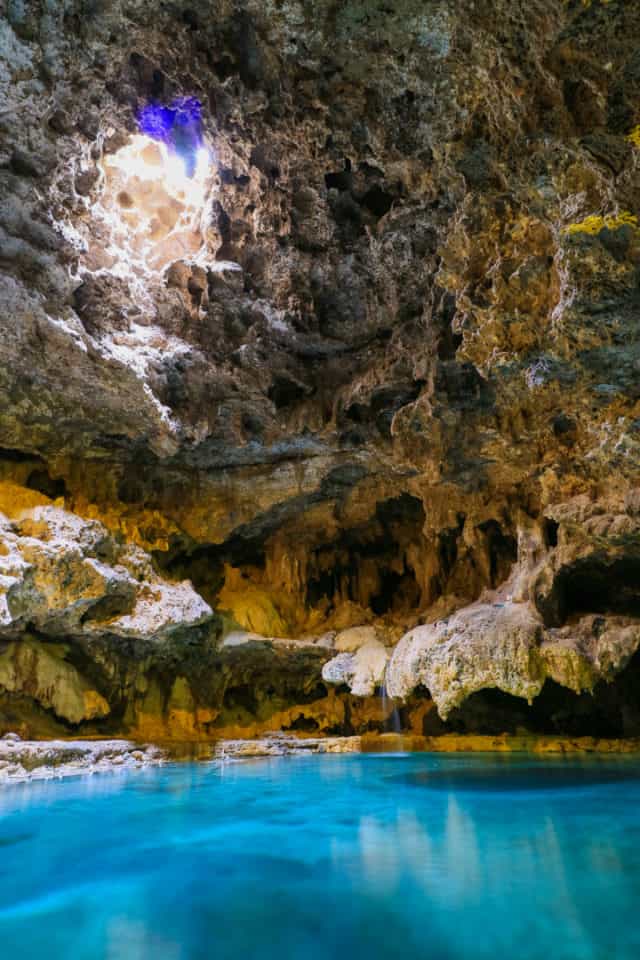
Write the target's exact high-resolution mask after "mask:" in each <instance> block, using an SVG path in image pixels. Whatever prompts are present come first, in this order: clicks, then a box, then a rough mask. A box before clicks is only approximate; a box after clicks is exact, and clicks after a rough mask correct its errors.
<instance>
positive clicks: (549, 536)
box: [542, 517, 560, 547]
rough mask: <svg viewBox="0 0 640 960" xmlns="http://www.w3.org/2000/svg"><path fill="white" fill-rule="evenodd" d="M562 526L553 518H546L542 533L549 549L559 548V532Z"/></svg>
mask: <svg viewBox="0 0 640 960" xmlns="http://www.w3.org/2000/svg"><path fill="white" fill-rule="evenodd" d="M559 527H560V524H559V523H557V521H555V520H552V519H551V517H545V518H544V523H543V526H542V532H543V536H544V542H545V545H546V546H547V547H557V546H558V530H559Z"/></svg>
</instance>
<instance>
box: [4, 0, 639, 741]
mask: <svg viewBox="0 0 640 960" xmlns="http://www.w3.org/2000/svg"><path fill="white" fill-rule="evenodd" d="M639 34H640V7H639V6H638V4H637V3H634V2H632V0H612V2H607V3H605V2H603V0H592V2H590V3H584V2H582V0H568V2H562V3H561V2H556V0H496V2H494V0H492V2H489V0H428V2H424V0H401V2H398V3H394V4H388V3H382V2H380V0H370V2H366V3H363V2H360V0H358V2H355V0H353V2H352V0H347V2H344V3H340V4H336V3H334V2H333V0H318V2H316V3H314V4H313V5H309V4H304V3H302V2H301V0H288V2H286V3H276V2H272V0H268V2H266V3H265V2H262V0H261V2H258V0H216V2H215V3H214V2H213V0H206V2H203V3H200V4H197V5H196V4H193V3H190V2H186V0H175V2H172V3H167V4H163V5H159V4H157V3H156V2H152V0H100V2H91V3H89V2H85V0H47V2H44V0H33V2H30V3H23V2H18V0H0V103H1V104H2V106H1V107H0V510H1V511H2V512H3V513H4V514H6V515H7V517H9V518H10V523H9V522H8V523H7V524H3V526H2V530H1V531H0V537H1V538H2V542H3V544H4V550H6V552H4V553H3V554H2V556H0V564H1V567H2V569H1V570H0V577H1V579H0V596H1V597H3V598H4V600H0V603H2V606H1V607H0V622H2V624H3V626H2V631H3V635H4V636H6V637H7V642H11V643H12V644H19V643H22V642H25V641H26V642H28V643H30V644H37V645H41V644H42V643H43V642H51V641H55V643H56V644H62V645H63V646H64V647H65V649H66V652H65V653H64V654H63V655H61V654H60V652H59V651H58V652H55V651H54V652H51V651H49V653H51V656H55V657H57V658H58V659H59V660H61V662H63V663H66V664H67V665H70V667H71V668H72V670H73V671H75V672H74V673H65V674H64V676H65V677H67V681H65V683H64V684H63V686H64V685H66V684H67V682H68V683H69V684H71V685H72V686H74V685H75V687H76V689H77V690H81V691H83V690H95V692H96V694H97V695H99V696H100V697H102V698H104V700H105V702H106V703H107V705H108V707H109V713H108V715H105V716H104V718H103V720H99V718H98V716H99V715H98V714H94V717H93V718H92V719H91V720H89V719H88V717H87V719H86V721H83V722H87V723H88V724H89V725H91V724H95V723H96V722H101V723H107V724H113V729H114V731H116V732H117V731H118V729H121V730H125V729H130V728H132V729H141V728H142V727H144V726H145V725H146V728H148V729H149V730H153V731H154V732H156V733H158V734H159V733H161V732H164V733H165V734H166V733H167V732H168V731H169V732H171V731H173V732H174V733H176V734H177V733H179V732H180V733H184V732H186V731H191V732H192V733H197V734H198V736H201V737H206V736H211V735H213V729H214V728H215V729H216V730H219V729H220V725H222V726H223V727H225V726H228V727H230V728H232V729H236V728H238V727H242V726H243V725H244V726H245V727H247V726H248V727H250V728H251V729H252V730H253V732H260V731H261V730H263V729H265V726H264V725H266V724H269V723H270V722H272V721H274V718H275V719H276V720H279V722H281V723H282V724H283V725H291V724H297V723H301V724H303V725H305V724H307V725H310V724H316V725H317V726H316V727H315V728H314V729H316V730H320V731H323V732H331V731H332V730H335V729H337V728H339V729H340V731H341V732H342V731H346V732H352V731H353V730H355V729H356V728H357V729H360V726H361V727H362V728H363V729H366V728H367V726H368V725H369V724H372V723H374V724H378V725H379V724H381V723H383V719H384V718H382V717H381V714H380V710H381V709H382V708H381V707H378V708H377V713H376V714H374V712H373V705H372V704H369V703H368V702H365V701H363V702H362V703H361V704H360V705H359V706H358V705H357V704H356V703H354V702H353V701H352V699H350V694H346V693H345V691H344V690H343V689H342V688H338V690H335V691H334V690H328V689H327V688H326V686H325V685H324V684H323V682H322V677H321V671H322V667H323V665H324V663H325V662H326V661H327V660H328V659H330V658H331V655H332V651H329V650H327V649H326V648H322V649H321V647H320V646H318V645H317V644H313V643H307V644H303V646H302V647H301V648H296V647H293V646H289V647H286V646H285V647H283V646H279V645H278V644H275V643H271V642H269V641H268V640H266V639H265V640H262V639H261V640H256V641H252V642H250V643H248V644H243V645H242V646H241V647H238V648H237V649H235V650H234V649H232V648H231V647H230V646H227V647H222V648H218V646H217V641H218V640H219V638H220V636H222V634H223V633H224V632H225V630H226V629H227V627H228V628H229V629H230V630H233V631H238V630H240V631H246V632H249V633H253V634H257V635H261V636H262V637H264V638H269V637H282V638H292V637H293V638H296V637H297V638H302V637H306V638H309V637H312V636H315V637H319V636H327V635H328V634H329V633H331V634H333V633H338V634H340V632H341V631H344V630H348V629H350V628H352V627H356V626H357V627H374V628H375V629H376V630H377V631H378V639H379V640H380V641H381V642H384V644H385V645H386V646H391V645H392V644H393V643H394V642H396V641H397V640H398V639H399V638H400V637H401V636H402V635H403V634H405V635H406V636H407V637H409V638H410V639H406V638H405V640H403V641H402V643H401V646H400V647H399V648H398V652H397V653H396V655H395V656H394V663H395V664H397V665H399V664H400V663H402V664H403V666H402V671H400V667H399V666H398V676H399V675H400V673H402V680H400V679H398V686H397V689H398V691H399V690H402V691H404V692H407V691H409V690H410V689H412V688H414V687H415V688H416V694H415V696H418V697H421V698H422V700H423V701H426V696H425V693H424V690H423V689H421V688H422V687H424V685H425V684H426V685H427V687H428V689H429V691H430V693H431V694H432V695H433V696H434V697H435V698H436V700H437V701H438V704H439V705H440V707H441V711H442V712H443V713H444V714H449V717H450V720H451V723H462V719H461V717H462V715H461V714H460V713H459V712H458V711H459V710H460V709H462V710H463V709H464V703H463V700H464V698H468V700H469V703H471V702H472V701H473V704H475V707H477V706H478V704H479V701H478V700H477V698H478V697H480V696H482V693H483V691H484V689H485V688H487V687H497V688H498V689H500V690H502V691H506V692H507V693H508V694H509V695H513V694H515V695H517V696H524V697H525V698H526V699H530V698H531V697H533V696H535V694H538V693H539V696H538V697H537V700H536V702H537V703H543V702H544V703H545V704H546V703H547V700H545V697H547V695H549V696H551V695H553V697H555V696H556V695H557V691H556V690H555V686H553V684H555V685H561V686H563V687H566V689H567V691H568V693H567V694H566V695H567V696H568V697H569V700H566V701H563V706H562V708H561V709H560V707H558V708H557V709H556V707H554V708H553V710H552V713H550V714H549V715H548V716H547V718H546V721H548V722H549V723H551V724H553V725H555V727H557V728H558V729H566V730H569V729H570V728H571V729H572V724H573V723H574V722H575V723H577V724H578V725H580V724H583V725H586V726H588V724H589V723H590V722H593V723H596V722H597V723H599V724H605V726H607V729H611V730H612V731H613V734H614V735H615V734H616V733H620V732H626V733H629V732H633V731H634V730H635V724H636V723H637V722H640V721H638V717H637V710H636V707H635V699H634V698H636V696H637V685H636V683H635V679H634V677H635V673H634V670H635V667H634V663H635V660H634V653H635V650H636V649H637V646H638V641H637V636H638V634H637V630H636V621H637V620H638V619H639V618H640V587H639V586H638V584H639V583H640V519H639V517H640V499H639V497H638V493H637V487H638V478H639V476H640V445H639V441H638V437H639V433H638V431H639V429H640V393H639V392H638V386H637V380H638V370H639V369H640V339H639V330H640V327H639V326H638V322H637V321H638V311H639V309H640V293H639V291H640V282H639V272H638V271H639V265H640V229H639V228H638V220H637V217H638V215H639V214H640V178H639V176H638V171H639V164H640V149H639V148H638V144H639V143H640V139H639V138H638V134H637V127H638V125H639V124H640V114H639V109H640V108H639V107H638V104H639V103H640V96H639V95H640V68H639V66H638V51H637V37H638V35H639ZM175 96H196V97H198V98H199V99H200V101H201V103H202V105H203V124H204V129H205V134H206V138H207V142H208V144H209V147H210V149H211V152H212V158H213V162H212V164H211V170H210V172H209V175H208V177H209V178H208V180H207V183H206V189H205V193H206V196H205V197H204V200H203V205H202V211H201V212H202V219H201V220H200V221H199V223H198V224H197V237H196V240H197V242H196V243H195V244H194V245H192V243H191V241H192V240H193V237H189V238H185V237H182V238H181V239H180V243H179V244H178V242H177V239H176V238H174V239H176V245H175V247H174V246H171V244H169V245H168V246H166V245H164V244H165V241H167V239H168V235H167V233H166V230H167V229H170V224H171V223H172V221H171V220H168V221H166V222H164V224H163V227H162V229H161V230H160V231H159V233H158V234H157V239H158V242H161V243H162V244H163V245H164V246H163V247H162V251H161V253H162V257H161V262H162V264H164V263H167V261H170V262H169V265H168V267H167V269H166V270H164V271H163V270H161V269H159V266H158V264H159V261H154V262H153V263H150V262H149V263H142V264H141V263H139V262H137V261H136V262H135V263H133V262H129V261H128V260H127V258H126V257H123V254H122V243H120V245H119V241H120V240H121V239H122V235H123V234H122V229H121V228H122V223H124V222H127V223H128V222H130V220H127V218H134V219H135V216H136V211H140V210H142V209H143V208H144V209H147V207H146V206H145V204H147V200H145V199H144V196H145V195H144V194H143V193H137V192H136V190H137V186H136V185H135V184H132V183H130V182H129V181H125V180H123V181H122V182H120V180H118V179H117V177H116V178H115V179H114V175H113V169H114V164H116V162H117V158H118V157H119V156H121V155H120V154H119V153H118V151H119V150H121V149H122V148H127V146H128V145H130V144H131V140H132V137H133V136H135V135H136V134H137V132H138V131H137V127H136V120H135V117H136V112H137V110H138V109H139V108H140V107H141V106H143V105H144V104H146V103H148V102H149V101H158V102H169V101H171V100H172V98H173V97H175ZM634 131H635V132H634ZM116 181H117V185H116ZM125 187H127V189H129V190H130V193H129V194H128V195H127V197H122V196H120V195H121V194H122V193H123V192H124V193H126V190H125V189H124V188H125ZM134 187H135V189H134ZM117 191H118V192H117ZM114 194H115V200H114ZM165 194H166V191H165V192H163V191H162V190H159V191H157V192H156V193H154V195H153V197H151V198H150V199H149V201H148V202H149V203H151V201H153V211H154V216H155V215H156V214H157V215H158V218H161V217H162V216H165V215H166V214H167V210H168V209H169V208H170V207H171V202H172V201H171V200H170V199H168V198H167V196H166V195H165ZM118 197H120V199H118ZM149 209H150V208H149ZM175 212H176V211H174V213H175ZM118 217H121V220H118ZM178 239H179V238H178ZM183 241H184V242H183ZM178 247H180V249H178ZM174 256H175V260H174V259H173V257H174ZM38 508H42V513H41V514H37V517H38V519H36V518H35V516H36V515H34V514H33V513H32V511H34V510H36V511H37V509H38ZM25 510H26V511H31V513H30V514H29V516H27V517H26V518H25V517H24V516H23V511H25ZM52 510H53V511H58V512H57V513H55V514H53V513H51V511H52ZM63 510H64V513H63V512H62V511H63ZM54 516H55V517H57V518H58V519H57V520H55V523H54V521H53V519H52V517H54ZM62 516H64V517H65V518H66V519H65V520H64V523H63V522H62V520H61V517H62ZM42 518H44V519H42ZM94 523H97V526H95V525H94ZM51 524H53V526H54V527H55V529H53V527H52V526H51ZM45 527H46V528H47V530H48V531H49V532H46V531H45V533H43V532H42V531H43V530H44V529H45ZM96 531H100V532H99V533H97V532H96ZM96 537H98V540H100V538H103V540H104V541H105V543H108V544H109V547H108V549H109V551H111V553H109V555H108V556H102V555H101V554H100V549H99V548H98V546H97V545H96V544H97V541H96V539H95V538H96ZM76 541H77V542H76ZM140 551H143V553H141V552H140ZM137 571H141V573H140V575H138V572H137ZM187 580H188V581H191V583H192V584H193V589H192V588H191V587H185V586H181V584H182V583H184V581H187ZM496 591H497V593H496ZM487 598H488V599H487ZM496 603H503V604H504V606H502V607H500V606H494V604H496ZM113 604H115V605H116V607H118V605H120V609H119V610H116V611H115V612H114V608H113ZM127 605H129V606H128V607H127ZM125 608H126V609H125ZM209 610H212V611H214V612H215V617H214V618H213V619H211V620H210V621H207V618H208V617H210V614H209ZM92 611H93V613H94V614H99V617H98V619H95V618H93V619H92V613H91V612H92ZM105 611H106V612H105ZM87 613H88V614H89V616H88V617H86V614H87ZM100 617H104V619H102V620H101V619H100ZM447 618H448V624H445V620H447ZM207 624H209V626H207ZM214 625H215V626H214ZM107 626H108V629H107ZM343 642H346V643H349V642H350V641H338V645H337V646H336V649H335V651H333V653H340V654H344V655H349V656H353V657H358V651H355V650H348V649H346V647H345V648H344V649H340V646H341V644H342V643H343ZM163 645H164V649H163V650H160V649H158V647H159V646H163ZM67 648H68V649H67ZM409 648H410V650H411V651H412V652H411V653H410V655H409ZM29 649H34V648H29ZM35 649H40V648H39V647H36V648H35ZM15 652H16V651H15V647H12V652H11V655H10V658H13V659H12V662H18V661H19V662H21V663H22V661H23V660H24V659H25V657H26V656H27V651H25V652H24V654H21V655H20V656H19V657H18V658H17V659H16V656H15ZM37 660H38V663H40V667H34V670H35V672H36V674H38V675H39V671H40V670H45V668H44V667H43V666H42V664H44V663H48V660H47V659H46V657H45V656H44V654H42V653H40V654H39V655H38V658H37ZM351 662H352V661H349V663H351ZM340 663H341V664H346V663H347V660H346V659H342V660H341V661H340ZM46 669H47V670H48V667H47V668H46ZM57 669H59V670H62V669H63V668H61V667H58V668H57ZM393 669H394V671H395V667H394V668H393ZM260 671H262V673H260ZM629 671H630V672H629ZM20 672H24V671H20ZM45 672H46V671H45ZM392 672H393V671H392ZM60 675H61V676H62V674H60ZM378 677H379V671H378V672H377V673H376V674H375V676H372V677H371V678H370V680H369V681H367V683H365V684H364V686H363V688H362V689H363V690H366V692H367V693H369V692H373V691H374V688H375V685H376V684H377V682H378ZM625 677H626V678H627V679H624V678H625ZM36 680H37V676H36V678H35V679H34V678H33V677H32V678H29V682H28V683H27V682H26V681H25V682H23V681H22V680H21V681H20V682H19V683H18V682H17V681H15V680H12V681H11V686H5V690H6V691H7V696H6V697H4V698H3V700H2V704H1V707H2V710H4V711H5V712H6V720H3V721H2V723H3V724H5V726H6V725H7V724H9V723H11V722H14V719H15V718H16V717H17V718H18V720H20V717H22V720H23V721H24V723H28V724H31V725H32V726H33V725H35V726H36V727H37V729H39V730H41V731H42V732H43V733H44V732H46V731H50V730H51V729H52V726H51V725H53V728H54V729H55V725H56V724H57V723H58V720H60V719H61V718H65V717H66V722H68V723H72V724H75V720H72V719H71V716H69V715H67V714H68V707H65V708H63V709H64V710H66V711H67V714H56V710H57V709H59V707H58V708H56V707H55V705H54V698H53V696H52V695H51V694H49V693H46V694H45V693H44V692H43V690H42V684H41V683H40V681H39V680H38V681H37V683H36ZM604 682H610V687H609V688H608V692H607V691H605V690H604V688H601V687H600V685H601V684H602V683H604ZM78 685H79V686H78ZM432 686H433V689H432ZM592 688H593V690H594V697H593V705H592V707H593V711H596V713H593V712H589V709H591V708H589V709H587V707H585V701H584V700H583V699H582V698H583V696H584V694H578V693H577V691H584V690H589V689H592ZM394 689H396V688H394ZM36 690H37V691H39V692H38V697H35V695H34V691H36ZM232 691H235V692H233V693H232ZM549 691H551V694H549ZM598 691H601V692H598ZM83 695H84V694H83ZM564 695H565V694H564V693H563V694H562V696H564ZM225 697H226V698H227V702H226V704H225ZM571 697H573V698H574V699H573V700H572V699H570V698H571ZM607 697H609V698H610V699H607ZM474 698H476V699H474ZM605 701H606V704H605ZM96 702H97V703H99V702H100V701H96ZM430 702H431V701H429V703H430ZM483 702H485V704H486V703H488V701H483ZM75 703H76V705H75V706H74V707H73V708H71V709H72V715H73V717H77V716H78V715H79V713H78V711H79V709H80V708H79V706H78V703H79V701H78V699H77V698H76V701H75ZM512 706H513V705H512ZM414 707H415V705H414V706H412V705H411V703H409V704H408V705H407V707H406V712H405V715H403V722H404V723H405V724H406V725H407V726H412V725H413V726H415V725H421V724H423V723H427V722H429V723H431V722H433V723H435V720H434V718H433V711H426V707H425V706H424V703H423V705H422V706H420V707H419V708H418V707H415V709H414ZM475 707H474V709H475ZM94 709H95V705H94ZM513 709H514V710H515V709H516V708H515V707H514V708H513ZM518 709H519V707H518ZM533 709H535V708H533ZM30 711H33V712H30ZM52 711H53V714H54V716H52ZM358 711H361V712H360V713H359V712H358ZM449 711H451V712H450V713H449ZM598 711H601V712H598ZM596 714H597V716H598V717H599V719H597V720H596V719H594V717H595V716H596ZM56 716H57V719H55V717H56ZM469 716H471V714H470V715H469ZM503 716H504V714H503V713H502V712H501V711H498V713H497V714H496V717H497V718H498V719H496V723H498V722H501V720H500V719H499V718H502V717H503ZM518 716H519V717H520V714H518ZM527 716H528V717H529V719H526V718H525V720H524V721H523V722H524V723H528V722H534V721H533V720H532V719H531V717H533V714H531V715H529V714H528V715H527ZM374 717H375V719H374ZM546 721H545V722H546ZM514 722H515V721H514ZM518 722H519V721H518ZM535 723H542V719H541V718H540V716H539V715H537V714H536V719H535ZM358 725H360V726H358ZM349 728H352V729H349ZM572 732H574V731H573V730H572Z"/></svg>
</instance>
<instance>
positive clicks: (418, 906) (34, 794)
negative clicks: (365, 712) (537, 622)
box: [0, 755, 640, 960]
mask: <svg viewBox="0 0 640 960" xmlns="http://www.w3.org/2000/svg"><path fill="white" fill-rule="evenodd" d="M639 909H640V764H639V763H638V762H637V761H635V760H630V759H619V760H615V759H614V760H606V761H597V760H592V761H589V762H585V761H579V760H574V761H567V760H554V759H546V760H531V759H526V760H525V759H518V758H514V757H511V758H509V757H506V758H500V757H493V756H487V755H485V756H481V755H475V756H460V755H458V756H442V755H414V756H407V757H401V756H342V757H341V756H336V757H307V758H302V759H291V758H289V759H281V760H272V761H268V760H262V761H257V762H252V763H245V764H230V765H227V766H225V767H224V768H223V769H216V768H214V767H212V766H206V765H203V766H196V765H185V766H180V765H176V766H170V767H165V768H161V769H150V770H145V771H142V772H130V773H128V772H123V773H118V774H105V775H101V776H97V777H92V778H88V779H76V780H67V781H58V782H53V783H40V784H32V785H27V786H24V787H19V786H14V787H7V788H5V789H4V790H0V957H2V960H22V958H28V960H32V958H47V960H62V958H64V960H98V958H100V960H102V958H105V960H147V958H148V960H151V958H153V960H201V958H202V960H204V958H207V960H229V958H233V960H254V958H260V960H263V958H264V960H276V958H278V960H298V958H300V960H319V958H323V960H333V958H337V957H341V956H344V957H348V958H352V960H353V958H356V960H360V958H363V960H365V958H366V960H377V958H380V960H395V958H402V960H413V958H425V960H426V958H431V960H462V958H465V960H469V958H477V960H489V958H491V960H495V958H503V957H504V958H509V960H511V958H517V960H543V958H544V960H596V958H597V960H627V958H629V960H631V958H633V960H638V957H640V923H639V922H637V921H638V911H639Z"/></svg>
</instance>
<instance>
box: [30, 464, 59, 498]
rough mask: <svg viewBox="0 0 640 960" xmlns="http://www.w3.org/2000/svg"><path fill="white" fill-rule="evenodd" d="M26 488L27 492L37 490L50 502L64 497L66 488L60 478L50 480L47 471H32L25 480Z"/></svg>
mask: <svg viewBox="0 0 640 960" xmlns="http://www.w3.org/2000/svg"><path fill="white" fill-rule="evenodd" d="M26 485H27V487H28V488H29V490H37V492H38V493H42V494H44V496H45V497H49V498H50V499H51V500H57V499H58V497H64V496H65V495H66V493H67V488H66V484H65V482H64V480H63V479H62V478H59V477H57V478H55V479H54V478H52V477H51V476H50V475H49V472H48V470H33V471H32V472H31V473H30V474H29V476H28V478H27V484H26Z"/></svg>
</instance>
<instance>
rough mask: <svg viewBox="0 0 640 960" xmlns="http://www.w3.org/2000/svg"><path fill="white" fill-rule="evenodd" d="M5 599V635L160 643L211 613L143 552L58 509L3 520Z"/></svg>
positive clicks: (0, 567) (0, 545) (0, 547)
mask: <svg viewBox="0 0 640 960" xmlns="http://www.w3.org/2000/svg"><path fill="white" fill-rule="evenodd" d="M0 518H1V515H0ZM0 601H1V603H2V605H1V606H0V616H1V619H0V636H1V635H2V634H3V633H4V634H5V635H7V636H15V635H16V634H17V633H18V632H19V631H20V630H24V629H25V628H27V627H29V628H30V629H36V630H38V631H39V632H40V633H42V634H46V635H48V636H51V637H68V636H72V637H73V636H76V637H78V636H84V637H91V636H96V635H103V634H106V633H108V634H109V635H111V636H112V637H119V638H122V639H124V638H132V639H142V640H148V641H153V642H161V641H162V640H164V639H166V638H167V637H169V636H171V634H172V633H174V632H175V631H177V630H184V629H187V628H189V627H193V626H197V625H198V624H201V623H204V622H205V621H207V620H208V619H210V617H211V614H212V611H211V608H210V607H209V606H208V604H206V603H205V602H204V600H203V599H202V598H201V597H200V596H199V595H198V594H197V593H196V592H195V590H194V589H193V587H192V586H191V584H190V583H189V582H186V581H185V582H181V583H171V582H168V581H166V580H163V579H162V578H161V577H160V576H158V574H157V573H156V572H155V571H154V569H153V566H152V563H151V560H150V558H149V556H148V555H147V554H145V553H144V552H143V551H142V550H140V549H139V548H136V547H132V546H130V545H129V546H126V545H125V546H122V545H120V544H118V543H117V542H116V541H115V540H114V539H113V538H112V537H111V536H110V535H109V533H108V531H107V530H106V529H105V527H103V526H102V524H100V523H98V522H97V521H84V520H82V519H81V518H80V517H77V516H75V515H74V514H71V513H69V512H68V511H65V510H62V509H60V508H58V507H36V508H35V509H33V510H31V511H26V512H24V513H23V514H22V515H21V517H20V519H17V520H15V521H13V522H10V521H8V520H7V519H6V518H1V521H0Z"/></svg>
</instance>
